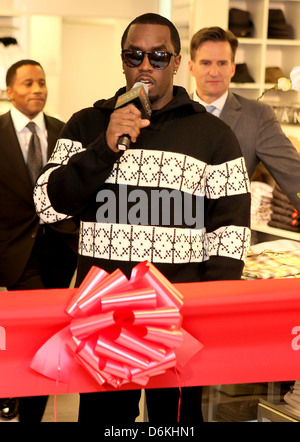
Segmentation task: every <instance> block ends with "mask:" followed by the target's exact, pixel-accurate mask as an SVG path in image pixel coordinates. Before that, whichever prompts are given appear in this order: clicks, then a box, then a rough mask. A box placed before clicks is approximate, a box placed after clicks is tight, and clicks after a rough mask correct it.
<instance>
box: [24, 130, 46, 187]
mask: <svg viewBox="0 0 300 442" xmlns="http://www.w3.org/2000/svg"><path fill="white" fill-rule="evenodd" d="M27 127H28V129H29V130H30V132H31V138H30V141H29V146H28V155H27V166H28V169H29V172H30V175H31V178H32V182H33V184H35V182H36V180H37V178H38V176H39V174H40V173H41V171H42V168H43V159H42V149H41V143H40V139H39V137H38V135H37V133H36V124H35V123H33V122H30V123H28V124H27Z"/></svg>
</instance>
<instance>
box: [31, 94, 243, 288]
mask: <svg viewBox="0 0 300 442" xmlns="http://www.w3.org/2000/svg"><path fill="white" fill-rule="evenodd" d="M124 91H125V90H124V88H122V89H120V90H119V91H118V92H117V94H116V96H115V97H113V98H111V99H109V100H100V101H98V102H96V103H95V104H94V107H91V108H87V109H83V110H81V111H79V112H77V113H76V114H74V115H73V116H72V118H71V119H70V120H69V122H68V123H67V124H66V125H65V127H64V128H63V130H62V133H61V136H60V139H59V140H58V142H57V145H56V148H55V150H54V152H53V154H52V156H51V158H50V160H49V162H48V164H47V165H46V167H45V169H44V171H43V173H42V175H41V176H40V178H39V179H38V182H37V185H36V187H35V191H34V199H35V204H36V209H37V212H38V214H39V216H40V217H41V219H42V220H44V221H45V222H48V223H52V222H55V221H58V220H61V219H65V218H67V217H75V218H77V219H79V220H80V241H79V259H78V278H77V283H80V282H81V280H82V279H83V278H84V276H85V275H86V273H87V272H88V270H89V268H90V267H91V266H92V265H96V266H99V267H101V268H103V269H105V270H107V271H108V272H112V271H113V270H115V269H116V268H120V269H121V270H122V271H123V272H124V273H125V274H126V275H127V277H129V276H130V272H131V269H132V267H134V266H135V265H136V264H137V263H138V262H141V261H145V260H148V261H150V262H152V263H153V264H154V265H155V266H156V267H157V268H158V269H159V270H160V271H161V272H162V273H163V274H164V275H165V276H166V277H167V278H168V279H169V280H170V281H171V282H193V281H204V280H220V279H239V278H240V276H241V273H242V268H243V265H244V259H245V257H246V254H247V251H248V248H249V243H250V229H249V222H250V221H249V219H250V186H249V180H248V175H247V171H246V167H245V163H244V159H243V157H242V156H241V150H240V147H239V145H238V142H237V140H236V138H235V135H234V134H233V132H232V131H231V130H230V128H229V127H228V126H227V125H226V124H225V123H223V122H222V121H221V120H220V119H218V118H216V117H213V116H212V115H210V114H208V113H207V112H206V111H205V109H204V107H202V106H201V105H200V104H198V103H195V102H193V101H191V100H190V98H189V96H188V94H187V93H186V91H185V89H183V88H181V87H174V98H173V100H172V101H171V102H170V103H168V104H167V105H166V106H165V107H164V108H163V109H160V110H158V111H154V112H153V114H152V117H151V124H150V126H149V127H147V128H144V129H142V130H141V133H140V135H139V137H138V139H137V142H136V143H132V145H131V148H130V149H129V150H127V151H125V152H124V153H121V152H120V153H115V152H113V151H112V150H111V149H110V148H109V147H108V146H107V143H106V137H105V134H106V129H107V125H108V122H109V118H110V115H111V113H112V112H113V110H114V105H115V102H116V98H117V96H118V95H120V94H121V93H124ZM162 190H164V192H166V191H168V192H169V193H168V194H165V197H166V198H165V199H163V206H164V205H165V203H166V202H168V199H167V197H168V195H170V192H172V191H176V196H177V197H178V195H179V196H180V195H181V196H182V200H181V202H180V201H179V204H181V205H179V206H178V204H177V205H176V204H173V205H172V204H170V210H169V214H170V217H169V218H168V220H167V222H164V220H163V215H162V210H163V208H162V207H161V206H160V211H158V212H157V210H156V209H157V192H158V191H162ZM110 195H111V196H113V198H112V199H111V200H108V199H107V198H106V199H105V198H104V197H105V196H110ZM166 195H167V196H166ZM134 196H136V197H137V199H136V200H134ZM141 196H144V197H145V198H144V201H141ZM154 197H155V198H156V200H155V201H156V206H155V209H154V205H151V203H152V202H153V200H154ZM185 197H186V199H187V200H188V197H189V198H190V199H189V201H192V205H193V214H194V215H195V214H196V215H197V216H198V215H199V212H197V211H195V210H196V206H195V204H197V203H196V200H197V201H198V202H199V199H200V201H202V203H203V206H201V207H202V211H201V212H202V213H201V217H203V223H202V224H203V225H202V224H201V223H200V222H196V223H195V225H191V223H189V222H187V221H186V217H184V216H179V215H182V213H180V212H181V211H184V210H185V206H184V203H183V201H185ZM130 199H132V201H131V202H130ZM101 201H102V202H101ZM108 201H110V203H109V204H108ZM172 201H173V200H172ZM174 201H175V200H174ZM177 202H178V201H177ZM145 204H146V206H145ZM109 207H112V211H111V213H110V214H108V212H109ZM104 208H106V209H107V210H104ZM139 209H140V210H139ZM153 210H154V212H155V217H154V220H153ZM141 212H143V213H141ZM127 213H128V216H126V215H127ZM99 214H102V217H100V220H99ZM105 214H107V215H110V216H108V218H107V219H104V218H103V217H104V216H105ZM130 214H131V215H130ZM151 214H152V217H151ZM132 219H134V221H133V222H132ZM193 219H195V218H193Z"/></svg>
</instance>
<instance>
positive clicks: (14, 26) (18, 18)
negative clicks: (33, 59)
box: [0, 9, 28, 113]
mask: <svg viewBox="0 0 300 442" xmlns="http://www.w3.org/2000/svg"><path fill="white" fill-rule="evenodd" d="M27 29H28V27H27V17H26V15H25V14H24V13H23V12H20V11H12V10H7V9H4V10H3V9H0V37H1V38H3V37H14V38H15V39H16V40H17V42H18V46H19V47H20V48H21V50H22V52H23V53H24V55H25V54H26V53H27V36H28V32H27ZM1 55H2V54H1V53H0V57H1ZM1 61H3V60H1V58H0V69H1V70H0V76H1V77H0V113H4V112H6V111H7V110H8V109H9V106H8V99H7V95H6V92H5V90H4V87H3V84H5V81H4V78H3V76H5V71H4V70H3V66H1ZM1 87H2V89H1Z"/></svg>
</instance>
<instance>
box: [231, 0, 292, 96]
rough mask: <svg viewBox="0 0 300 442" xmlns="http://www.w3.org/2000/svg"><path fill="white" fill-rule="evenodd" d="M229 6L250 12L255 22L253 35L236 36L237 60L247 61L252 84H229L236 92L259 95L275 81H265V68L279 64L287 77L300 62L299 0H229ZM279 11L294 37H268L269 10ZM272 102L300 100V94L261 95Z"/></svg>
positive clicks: (272, 93)
mask: <svg viewBox="0 0 300 442" xmlns="http://www.w3.org/2000/svg"><path fill="white" fill-rule="evenodd" d="M228 6H229V8H238V9H242V10H247V11H249V13H250V15H251V18H252V21H253V23H254V32H253V37H252V38H239V48H238V51H237V58H236V62H237V63H247V67H248V70H249V73H250V75H251V76H252V77H253V78H254V81H255V83H243V84H237V83H233V84H232V89H234V90H235V91H236V92H237V93H241V94H242V95H245V96H248V97H249V98H258V97H259V96H260V94H261V93H262V92H263V91H264V90H266V89H269V88H271V87H272V86H273V85H274V84H268V83H265V70H266V67H280V68H281V69H282V71H283V73H284V75H285V76H286V77H289V73H290V71H291V70H292V68H293V66H295V65H298V64H299V63H300V28H299V21H300V1H298V0H284V1H282V0H230V1H229V5H228ZM270 9H280V10H282V12H283V14H284V17H285V20H286V23H287V24H289V25H290V26H292V28H293V31H294V38H293V39H269V38H268V20H269V10H270ZM264 99H265V100H267V101H268V102H270V103H271V102H273V103H274V104H279V103H280V104H293V103H299V93H297V92H295V91H289V92H287V93H286V92H285V93H282V92H280V91H279V92H269V93H268V95H267V96H265V98H264Z"/></svg>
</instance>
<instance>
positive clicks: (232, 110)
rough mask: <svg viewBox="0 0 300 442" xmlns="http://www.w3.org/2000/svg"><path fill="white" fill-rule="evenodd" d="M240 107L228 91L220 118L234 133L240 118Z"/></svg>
mask: <svg viewBox="0 0 300 442" xmlns="http://www.w3.org/2000/svg"><path fill="white" fill-rule="evenodd" d="M241 110H242V106H241V104H240V102H239V101H238V99H237V98H236V97H235V95H233V94H232V93H231V92H230V91H229V93H228V97H227V100H226V102H225V105H224V107H223V110H222V112H221V115H220V118H221V120H223V121H224V122H225V123H226V124H228V126H230V127H231V129H232V130H233V132H234V131H235V129H236V127H237V125H238V122H239V119H240V117H241Z"/></svg>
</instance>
